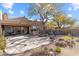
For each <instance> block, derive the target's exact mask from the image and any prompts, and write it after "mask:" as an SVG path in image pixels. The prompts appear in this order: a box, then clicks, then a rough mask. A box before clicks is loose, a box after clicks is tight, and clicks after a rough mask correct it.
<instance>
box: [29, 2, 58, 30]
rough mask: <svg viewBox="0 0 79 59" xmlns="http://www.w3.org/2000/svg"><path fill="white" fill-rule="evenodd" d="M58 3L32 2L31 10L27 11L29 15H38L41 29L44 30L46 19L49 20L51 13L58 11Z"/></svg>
mask: <svg viewBox="0 0 79 59" xmlns="http://www.w3.org/2000/svg"><path fill="white" fill-rule="evenodd" d="M58 6H59V4H55V3H52V4H49V3H44V4H42V3H37V4H33V5H32V8H31V11H30V12H29V14H30V16H33V15H37V16H38V17H40V21H41V22H42V26H43V30H45V24H46V22H47V21H48V20H51V18H52V17H53V14H54V13H55V12H57V11H58V9H57V8H58Z"/></svg>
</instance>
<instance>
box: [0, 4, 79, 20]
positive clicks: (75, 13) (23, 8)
mask: <svg viewBox="0 0 79 59" xmlns="http://www.w3.org/2000/svg"><path fill="white" fill-rule="evenodd" d="M31 7H32V4H29V3H8V4H7V3H0V11H2V12H4V13H8V15H9V18H14V17H22V16H26V17H27V18H28V11H29V9H30V8H31ZM59 8H60V9H61V10H62V11H63V12H64V13H66V14H67V15H68V17H71V18H73V19H75V20H77V21H78V22H79V4H74V3H73V4H72V3H62V4H61V6H59ZM33 18H35V19H36V18H38V17H36V16H34V17H33Z"/></svg>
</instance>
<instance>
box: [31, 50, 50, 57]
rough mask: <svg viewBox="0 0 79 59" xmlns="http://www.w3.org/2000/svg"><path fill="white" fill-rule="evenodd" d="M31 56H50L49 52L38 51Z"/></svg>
mask: <svg viewBox="0 0 79 59" xmlns="http://www.w3.org/2000/svg"><path fill="white" fill-rule="evenodd" d="M31 56H49V53H48V52H47V51H37V52H33V53H32V54H31Z"/></svg>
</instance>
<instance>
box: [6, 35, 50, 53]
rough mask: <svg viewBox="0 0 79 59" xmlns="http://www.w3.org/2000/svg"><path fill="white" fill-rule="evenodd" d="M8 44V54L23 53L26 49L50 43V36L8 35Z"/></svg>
mask: <svg viewBox="0 0 79 59" xmlns="http://www.w3.org/2000/svg"><path fill="white" fill-rule="evenodd" d="M6 38H7V39H6V41H7V45H6V49H5V52H6V53H7V54H16V53H22V52H24V51H26V50H29V49H32V48H36V47H39V46H41V45H45V44H49V43H50V39H49V37H38V36H27V35H25V36H23V35H22V36H10V37H6Z"/></svg>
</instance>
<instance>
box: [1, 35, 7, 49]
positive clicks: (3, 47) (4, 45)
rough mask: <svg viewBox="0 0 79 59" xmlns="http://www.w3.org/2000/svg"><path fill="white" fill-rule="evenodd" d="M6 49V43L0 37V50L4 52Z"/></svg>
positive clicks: (2, 37)
mask: <svg viewBox="0 0 79 59" xmlns="http://www.w3.org/2000/svg"><path fill="white" fill-rule="evenodd" d="M5 47H6V41H5V38H4V36H0V50H4V49H5Z"/></svg>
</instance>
